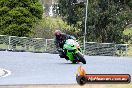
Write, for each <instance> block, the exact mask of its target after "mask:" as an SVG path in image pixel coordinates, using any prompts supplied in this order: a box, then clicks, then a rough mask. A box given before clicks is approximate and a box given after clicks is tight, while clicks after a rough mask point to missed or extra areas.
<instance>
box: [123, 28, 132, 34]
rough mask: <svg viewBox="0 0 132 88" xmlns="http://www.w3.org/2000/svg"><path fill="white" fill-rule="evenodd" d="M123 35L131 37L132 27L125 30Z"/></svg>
mask: <svg viewBox="0 0 132 88" xmlns="http://www.w3.org/2000/svg"><path fill="white" fill-rule="evenodd" d="M123 33H124V35H129V34H130V35H132V27H131V28H127V29H125V30H124V32H123Z"/></svg>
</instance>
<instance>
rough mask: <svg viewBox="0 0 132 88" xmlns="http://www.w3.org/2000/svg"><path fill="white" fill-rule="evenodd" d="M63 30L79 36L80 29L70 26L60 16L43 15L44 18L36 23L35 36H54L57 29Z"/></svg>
mask: <svg viewBox="0 0 132 88" xmlns="http://www.w3.org/2000/svg"><path fill="white" fill-rule="evenodd" d="M57 29H59V30H61V31H63V32H65V33H68V34H72V35H74V36H77V33H78V32H79V31H80V30H79V29H77V28H75V27H73V26H69V25H68V24H67V23H66V22H64V21H63V20H62V19H61V18H60V17H55V18H54V17H48V16H43V18H42V20H40V21H39V23H38V24H36V25H35V28H34V35H33V36H34V37H43V38H53V37H54V34H53V33H54V31H55V30H57Z"/></svg>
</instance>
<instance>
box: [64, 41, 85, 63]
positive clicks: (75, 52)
mask: <svg viewBox="0 0 132 88" xmlns="http://www.w3.org/2000/svg"><path fill="white" fill-rule="evenodd" d="M63 50H64V51H65V53H66V56H67V57H68V59H69V60H70V61H71V62H72V63H74V64H75V63H78V62H82V63H83V64H86V60H85V59H84V56H83V54H82V50H81V48H80V45H79V44H78V42H77V41H76V40H73V39H68V40H66V42H65V44H64V46H63Z"/></svg>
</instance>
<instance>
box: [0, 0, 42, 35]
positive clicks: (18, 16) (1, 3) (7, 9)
mask: <svg viewBox="0 0 132 88" xmlns="http://www.w3.org/2000/svg"><path fill="white" fill-rule="evenodd" d="M42 13H43V9H42V5H41V3H40V2H39V0H0V34H5V35H13V36H30V35H31V33H32V27H33V25H34V23H35V22H36V21H37V20H38V19H41V18H42Z"/></svg>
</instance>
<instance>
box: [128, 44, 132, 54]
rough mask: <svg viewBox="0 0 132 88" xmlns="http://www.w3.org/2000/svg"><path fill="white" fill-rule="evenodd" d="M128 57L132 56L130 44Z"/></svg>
mask: <svg viewBox="0 0 132 88" xmlns="http://www.w3.org/2000/svg"><path fill="white" fill-rule="evenodd" d="M127 54H128V56H132V44H131V45H129V47H128V53H127Z"/></svg>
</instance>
